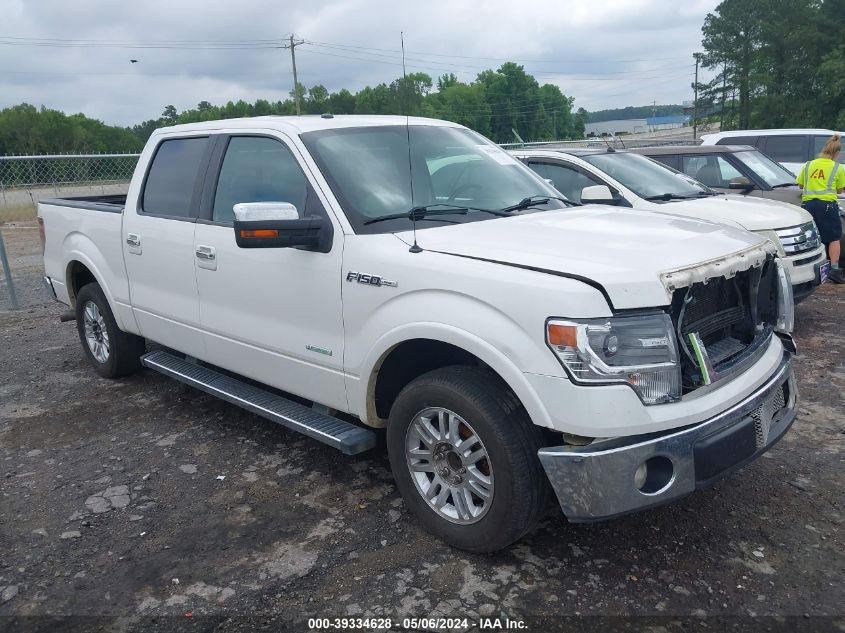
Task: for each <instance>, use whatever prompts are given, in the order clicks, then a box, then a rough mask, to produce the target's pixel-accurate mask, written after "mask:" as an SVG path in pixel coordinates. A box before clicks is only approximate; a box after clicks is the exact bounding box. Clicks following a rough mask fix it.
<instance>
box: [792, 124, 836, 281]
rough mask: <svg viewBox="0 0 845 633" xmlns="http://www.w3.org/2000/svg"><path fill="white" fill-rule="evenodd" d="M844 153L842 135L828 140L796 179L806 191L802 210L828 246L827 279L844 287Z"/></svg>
mask: <svg viewBox="0 0 845 633" xmlns="http://www.w3.org/2000/svg"><path fill="white" fill-rule="evenodd" d="M841 150H842V143H841V141H840V140H839V135H838V134H834V135H833V136H831V137H830V138H829V139H828V141H827V143H826V144H825V146H824V148H823V149H822V151H821V153H820V154H819V157H818V158H816V159H814V160H811V161H810V162H808V163H806V164H805V165H804V167H802V168H801V171H800V172H799V174H798V177H797V178H796V179H795V182H797V183H798V184H799V185H801V186H802V187H803V188H804V192H803V193H802V195H801V206H802V207H803V208H805V209H807V211H809V212H810V215H812V216H813V219H814V220H815V221H816V226H817V227H818V228H819V234H820V237H821V240H822V242H824V243H825V244H826V245H827V255H828V257H829V258H830V274H829V275H828V279H830V280H831V281H832V282H834V283H837V284H841V283H845V276H843V274H842V270H841V269H840V268H839V256H840V246H839V240H840V238H841V237H842V224H841V222H840V220H839V205H838V204H837V194H840V193H842V190H843V189H845V167H843V166H842V165H841V164H840V162H839V152H840V151H841Z"/></svg>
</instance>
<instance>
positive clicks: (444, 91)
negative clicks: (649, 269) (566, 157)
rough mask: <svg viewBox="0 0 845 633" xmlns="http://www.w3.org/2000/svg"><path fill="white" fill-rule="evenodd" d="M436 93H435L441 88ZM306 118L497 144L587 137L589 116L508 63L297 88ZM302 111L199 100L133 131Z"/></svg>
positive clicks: (289, 103) (285, 104) (290, 102)
mask: <svg viewBox="0 0 845 633" xmlns="http://www.w3.org/2000/svg"><path fill="white" fill-rule="evenodd" d="M435 87H436V90H435ZM297 91H298V96H299V101H300V108H301V112H302V113H303V114H323V113H326V112H331V113H332V114H408V115H411V116H424V117H431V118H435V119H445V120H447V121H454V122H456V123H460V124H462V125H466V126H467V127H469V128H472V129H473V130H476V131H477V132H479V133H481V134H483V135H485V136H488V137H490V138H492V139H493V140H495V141H498V142H507V141H515V140H516V135H515V134H514V132H516V134H518V135H519V137H520V138H522V139H524V140H526V141H529V140H553V139H563V138H582V137H583V135H584V116H583V115H581V116H579V115H576V114H574V113H573V112H572V104H573V102H574V99H573V98H572V97H568V96H566V95H564V94H563V93H562V92H561V91H560V88H558V87H557V86H555V85H553V84H543V85H542V86H541V85H540V84H539V82H538V81H537V80H536V79H535V78H534V77H533V76H532V75H530V74H529V73H527V72H525V69H524V68H523V67H522V66H520V65H518V64H515V63H512V62H507V63H505V64H503V65H502V66H501V67H500V68H499V69H497V70H485V71H483V72H482V73H480V74H479V75H478V77H477V78H476V80H475V81H473V82H470V83H464V82H461V81H459V80H458V78H457V77H456V76H455V75H454V74H451V73H450V74H446V75H442V76H440V77H438V78H437V80H436V81H434V80H432V78H431V76H430V75H427V74H426V73H410V74H408V75H407V76H405V77H399V78H397V79H395V80H393V81H392V82H390V83H380V84H378V85H377V86H367V87H365V88H362V89H361V90H360V91H358V92H357V93H354V94H353V93H352V92H350V91H349V90H346V89H345V88H344V89H342V90H339V91H337V92H329V91H328V90H327V89H326V87H325V86H323V85H319V84H318V85H316V86H312V87H310V88H306V87H305V86H303V85H301V84H300V85H297ZM295 113H296V103H295V95H294V93H293V91H291V94H290V98H288V99H286V100H284V101H275V102H271V101H267V100H264V99H259V100H258V101H256V102H255V103H247V102H245V101H237V102H232V101H229V102H228V103H226V104H225V105H212V104H211V103H209V102H208V101H202V102H200V103H199V104H198V105H197V107H196V108H191V109H188V110H184V111H182V112H178V111H177V110H176V108H175V107H174V106H172V105H169V106H166V107H165V109H164V112H162V115H161V116H160V117H159V118H158V119H151V120H149V121H144V122H143V123H141V124H139V125H136V126H134V127H133V128H132V130H133V132H134V133H135V134H136V135H137V136H138V137H139V138H141V139H144V140H146V139H147V138H149V135H150V134H151V133H152V132H153V130H155V129H156V128H157V127H161V126H162V125H174V124H179V123H193V122H196V121H210V120H216V119H229V118H236V117H249V116H263V115H270V114H273V115H288V114H295Z"/></svg>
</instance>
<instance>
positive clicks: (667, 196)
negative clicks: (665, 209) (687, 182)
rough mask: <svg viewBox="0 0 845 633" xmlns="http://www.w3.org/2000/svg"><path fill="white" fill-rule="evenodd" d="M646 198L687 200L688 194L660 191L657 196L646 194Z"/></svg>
mask: <svg viewBox="0 0 845 633" xmlns="http://www.w3.org/2000/svg"><path fill="white" fill-rule="evenodd" d="M645 199H646V200H667V201H668V200H689V196H682V195H679V194H677V193H669V192H666V193H661V194H660V195H657V196H647V197H646V198H645Z"/></svg>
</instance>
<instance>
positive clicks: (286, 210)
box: [232, 202, 331, 252]
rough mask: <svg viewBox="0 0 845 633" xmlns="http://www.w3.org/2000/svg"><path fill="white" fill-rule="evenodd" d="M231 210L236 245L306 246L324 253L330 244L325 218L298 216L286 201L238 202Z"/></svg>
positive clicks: (295, 210)
mask: <svg viewBox="0 0 845 633" xmlns="http://www.w3.org/2000/svg"><path fill="white" fill-rule="evenodd" d="M232 210H233V211H234V212H235V222H234V228H235V242H236V243H237V245H238V246H239V247H240V248H288V247H292V246H306V247H312V248H314V249H316V250H320V251H323V252H328V250H329V247H330V246H331V231H327V230H326V227H325V221H324V220H323V219H322V218H320V217H317V216H311V217H305V218H301V217H299V211H297V209H296V207H295V206H293V205H292V204H290V203H288V202H241V203H238V204H236V205H235V206H234V207H232ZM326 237H328V244H326V243H325V242H326Z"/></svg>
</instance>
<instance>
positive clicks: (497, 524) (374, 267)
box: [38, 115, 797, 552]
mask: <svg viewBox="0 0 845 633" xmlns="http://www.w3.org/2000/svg"><path fill="white" fill-rule="evenodd" d="M38 215H39V221H40V222H41V223H42V229H43V235H44V239H45V252H44V264H45V271H46V282H47V283H48V285H49V287H50V288H51V289H52V290H53V292H54V293H55V296H56V298H57V299H58V300H59V301H61V302H63V303H66V304H68V305H69V306H71V307H72V308H73V313H72V314H69V315H68V318H71V319H72V318H75V319H76V322H77V328H78V332H79V337H80V340H81V342H82V347H83V349H84V350H85V353H86V355H87V356H88V358H89V360H90V362H91V363H92V364H93V366H94V368H95V369H96V371H97V372H98V373H99V374H100V375H102V376H104V377H108V378H114V377H118V376H124V375H127V374H129V373H131V372H133V371H136V370H137V369H138V368H139V367H140V366H142V365H143V366H146V367H148V368H150V369H153V370H156V371H159V372H162V373H164V374H166V375H168V376H171V377H173V378H175V379H177V380H180V381H183V382H185V383H187V384H189V385H192V386H194V387H197V388H199V389H202V390H204V391H206V392H208V393H211V394H213V395H215V396H218V397H220V398H223V399H225V400H227V401H229V402H232V403H234V404H236V405H238V406H241V407H243V408H245V409H247V410H250V411H253V412H255V413H257V414H259V415H262V416H264V417H266V418H268V419H271V420H274V421H276V422H279V423H281V424H283V425H285V426H286V427H288V428H291V429H294V430H296V431H299V432H302V433H304V434H306V435H309V436H311V437H313V438H315V439H317V440H320V441H323V442H325V443H327V444H329V445H331V446H333V447H335V448H338V449H340V450H341V451H343V452H344V453H347V454H354V453H359V452H362V451H365V450H368V449H370V448H372V447H373V446H375V444H376V442H375V439H376V433H375V432H374V431H373V428H380V427H386V441H387V451H388V455H389V458H390V464H391V467H392V470H393V474H394V477H395V479H396V483H397V486H398V488H399V490H400V492H401V493H402V495H403V497H404V499H405V501H406V503H407V506H408V507H409V508H410V510H412V511H413V512H414V513H415V514H416V515H417V517H418V518H419V521H420V522H421V524H422V525H423V526H425V527H426V528H427V529H429V530H430V531H432V532H433V533H435V534H437V535H439V536H441V537H442V538H443V539H445V540H446V541H447V542H449V543H451V544H452V545H454V546H456V547H459V548H463V549H466V550H471V551H476V552H484V551H493V550H496V549H500V548H502V547H505V546H507V545H509V544H511V543H513V542H514V541H516V540H517V539H519V538H521V537H522V536H523V535H525V534H526V533H527V532H528V531H529V530H530V529H531V528H532V527H533V526H534V525H535V524H536V522H537V521H538V519H539V518H540V517H541V516H542V514H543V512H544V510H545V509H546V504H547V502H548V500H549V498H550V492H551V491H554V493H555V494H556V495H557V499H558V502H559V504H560V506H561V508H562V509H563V512H564V514H565V515H566V516H567V517H568V518H569V520H571V521H580V522H587V521H596V520H600V519H606V518H609V517H613V516H616V515H620V514H624V513H627V512H632V511H635V510H639V509H642V508H646V507H650V506H655V505H658V504H662V503H665V502H668V501H671V500H674V499H677V498H679V497H681V496H683V495H686V494H688V493H690V492H692V491H694V490H695V489H697V488H701V487H703V486H705V485H707V484H709V483H710V482H712V481H713V480H715V479H716V478H717V477H719V476H721V475H723V474H725V473H728V472H731V471H733V470H735V469H736V468H738V467H739V466H741V465H743V464H745V463H747V462H749V461H751V460H753V459H755V458H756V457H758V456H759V455H760V454H762V453H763V452H764V451H766V450H767V449H768V448H769V447H771V446H772V445H773V444H774V443H775V442H777V441H778V440H779V439H780V438H781V437H782V436H783V435H784V433H786V431H787V429H788V428H789V427H790V425H791V424H792V422H793V420H794V419H795V414H796V399H797V394H796V389H795V382H794V379H793V374H792V366H791V358H792V353H793V352H794V347H793V344H792V339H791V338H790V335H789V332H790V330H791V328H792V319H793V313H792V310H793V304H792V296H791V286H790V282H789V275H788V272H787V271H786V270H785V269H784V268H783V266H782V265H781V264H780V263H779V262H778V260H777V258H776V257H774V248H773V246H772V244H771V242H770V241H768V240H766V239H764V238H763V237H760V236H758V235H755V234H752V233H748V232H746V231H742V230H738V229H735V228H731V227H726V226H722V225H717V224H712V223H708V222H703V221H698V220H688V219H684V218H679V217H670V216H666V215H662V214H656V213H650V212H643V211H637V210H629V209H625V210H619V209H616V208H613V207H606V206H600V205H587V206H583V207H582V206H577V205H575V204H573V203H571V202H569V201H566V200H565V199H563V198H561V197H560V194H559V193H558V192H557V191H556V190H554V189H552V188H551V187H550V186H549V185H548V184H547V183H546V182H545V181H544V180H543V179H542V178H540V177H539V176H537V175H536V174H535V173H534V172H532V171H531V170H530V169H529V168H528V167H526V166H525V165H523V164H521V163H520V162H519V161H517V160H516V159H514V158H512V157H511V156H510V155H508V154H507V153H506V152H504V151H502V150H501V149H499V148H498V147H496V146H495V145H493V144H492V143H490V142H489V141H487V140H486V139H484V138H483V137H481V136H479V135H478V134H476V133H474V132H472V131H470V130H468V129H466V128H464V127H461V126H459V125H456V124H452V123H447V122H443V121H433V120H427V119H416V118H409V119H406V118H405V117H388V116H372V117H369V116H367V117H355V116H348V117H341V116H338V117H332V116H331V115H323V116H322V117H319V116H315V117H295V118H294V117H291V118H288V117H261V118H253V119H246V120H229V121H215V122H205V123H200V124H191V125H185V126H177V127H171V128H165V129H161V130H158V131H157V132H155V133H154V134H153V135H152V137H151V138H150V140H149V142H148V144H147V146H146V148H145V149H144V151H143V153H142V155H141V157H140V160H139V162H138V166H137V169H136V170H135V174H134V177H133V179H132V182H131V184H130V186H129V191H128V194H127V196H126V197H125V199H124V198H122V197H120V198H117V197H111V198H110V197H104V198H75V199H55V200H48V201H44V202H42V203H41V204H39V209H38ZM145 339H146V340H148V341H152V342H155V343H158V344H159V345H158V346H153V348H152V349H151V351H147V350H146V346H145Z"/></svg>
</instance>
